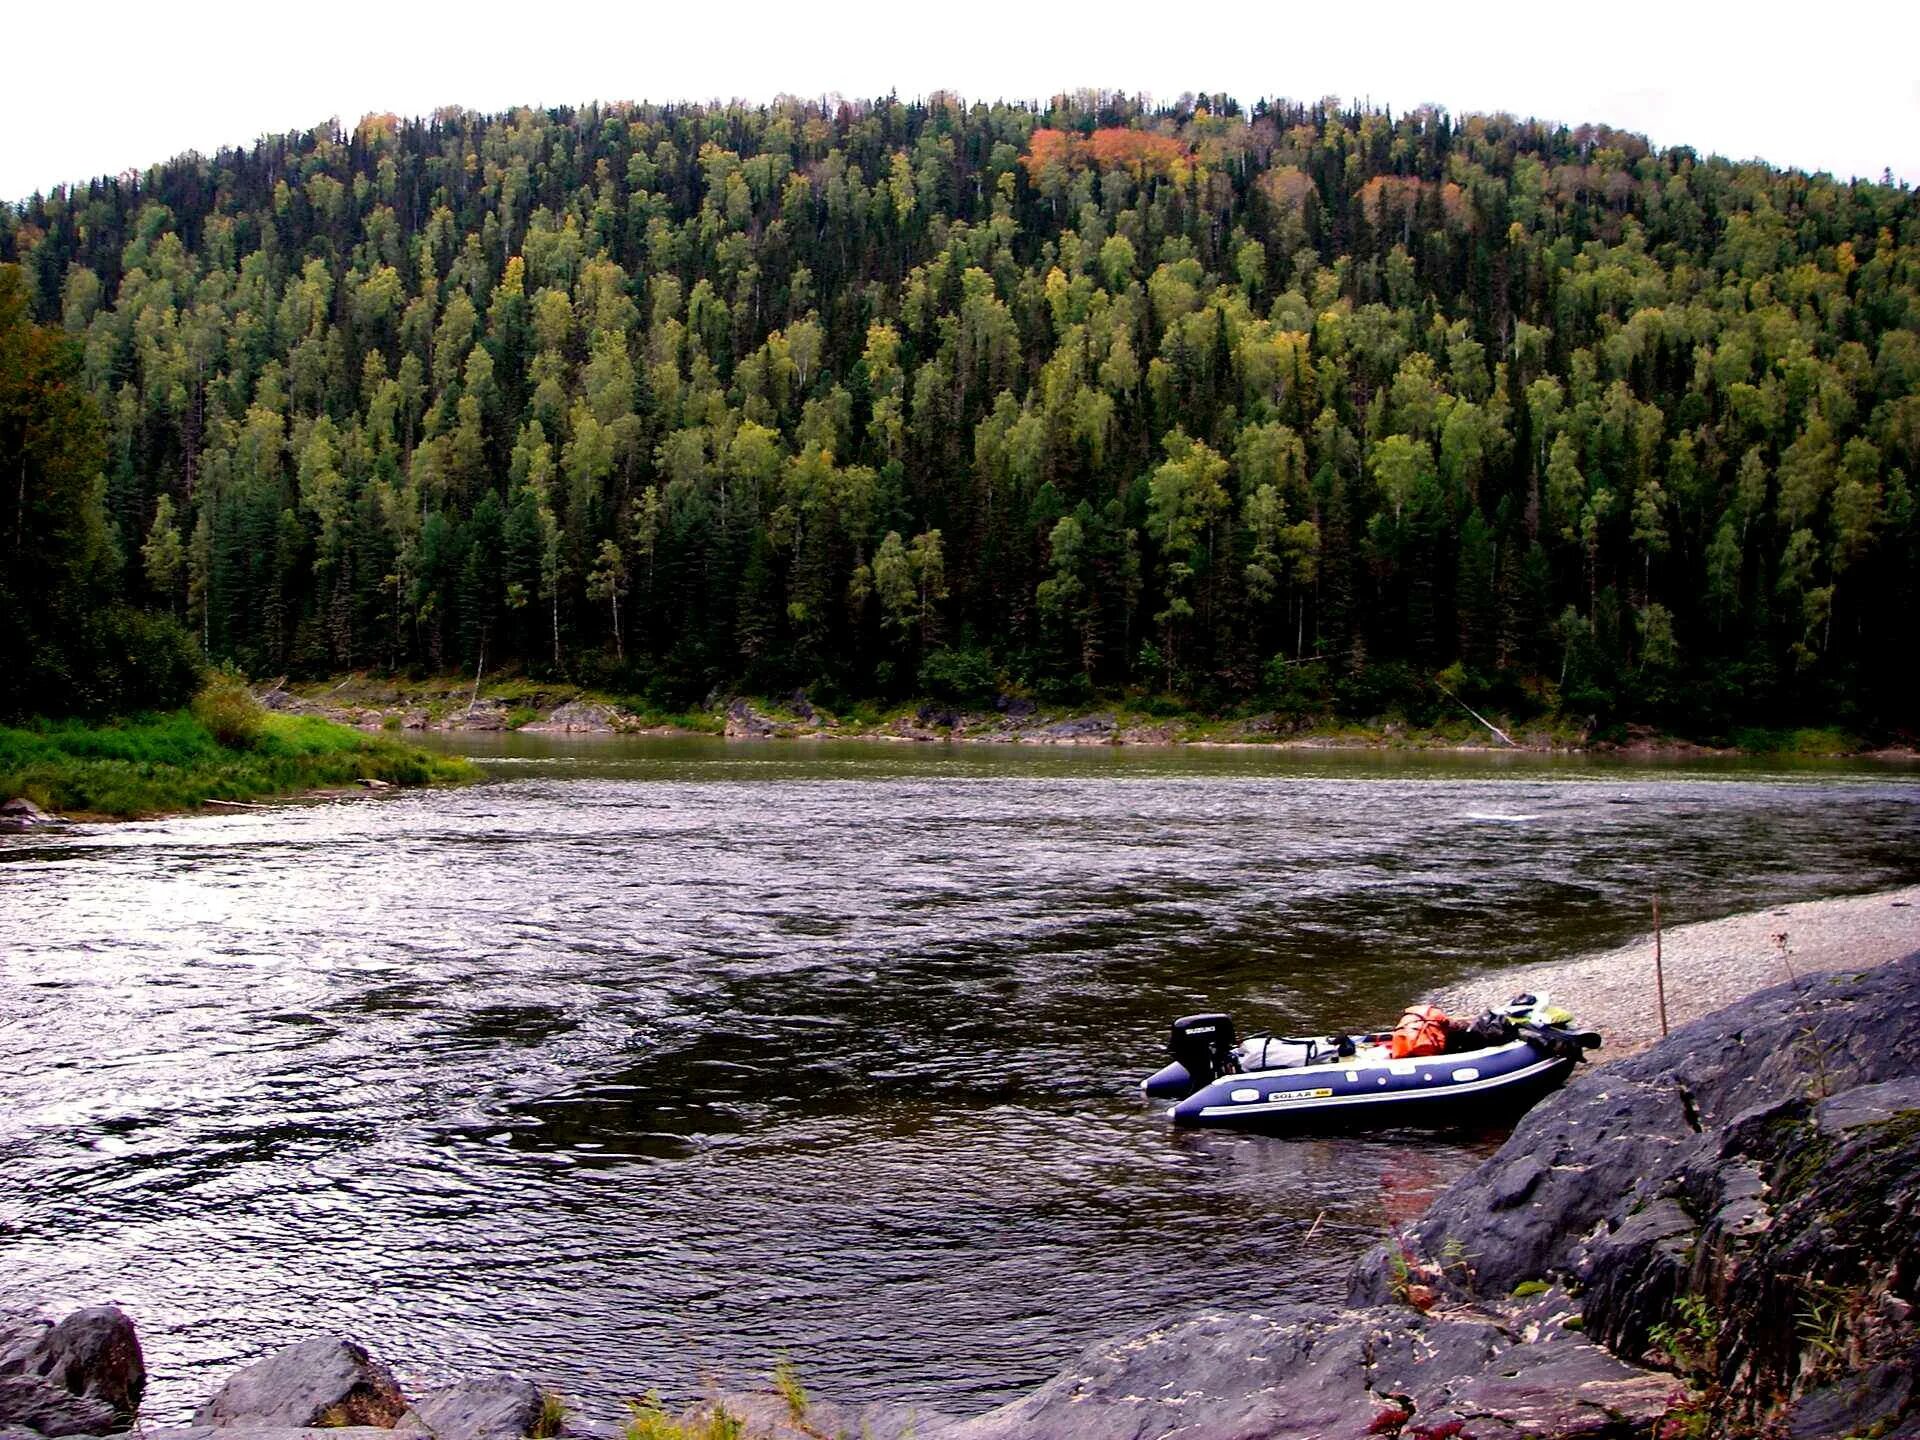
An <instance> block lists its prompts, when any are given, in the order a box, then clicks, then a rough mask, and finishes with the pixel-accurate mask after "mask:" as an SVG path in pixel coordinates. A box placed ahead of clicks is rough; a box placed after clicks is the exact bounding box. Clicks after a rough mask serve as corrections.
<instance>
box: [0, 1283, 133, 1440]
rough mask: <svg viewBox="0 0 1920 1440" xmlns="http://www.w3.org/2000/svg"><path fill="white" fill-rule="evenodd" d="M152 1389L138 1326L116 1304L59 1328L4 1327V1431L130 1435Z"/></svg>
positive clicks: (0, 1410)
mask: <svg viewBox="0 0 1920 1440" xmlns="http://www.w3.org/2000/svg"><path fill="white" fill-rule="evenodd" d="M146 1386H147V1367H146V1362H145V1360H144V1358H143V1357H142V1355H141V1353H140V1339H139V1336H138V1335H137V1334H136V1333H135V1332H134V1328H133V1321H131V1320H129V1319H128V1318H127V1317H126V1315H124V1314H123V1313H122V1312H121V1311H119V1310H117V1309H115V1308H114V1307H113V1306H111V1305H94V1306H90V1307H88V1308H87V1309H85V1310H77V1311H75V1312H74V1313H73V1314H71V1315H69V1316H67V1318H66V1319H64V1320H62V1321H61V1322H60V1323H59V1324H57V1325H50V1324H48V1323H47V1322H46V1321H44V1320H13V1321H9V1322H6V1323H4V1324H0V1427H4V1426H8V1425H17V1426H20V1427H22V1428H24V1429H28V1430H32V1431H35V1432H37V1433H39V1434H42V1435H104V1434H108V1433H112V1432H115V1431H121V1430H125V1429H127V1428H128V1427H129V1426H130V1425H131V1424H132V1423H133V1418H134V1415H135V1414H136V1413H137V1412H138V1410H139V1408H140V1397H141V1395H142V1394H143V1393H145V1391H146Z"/></svg>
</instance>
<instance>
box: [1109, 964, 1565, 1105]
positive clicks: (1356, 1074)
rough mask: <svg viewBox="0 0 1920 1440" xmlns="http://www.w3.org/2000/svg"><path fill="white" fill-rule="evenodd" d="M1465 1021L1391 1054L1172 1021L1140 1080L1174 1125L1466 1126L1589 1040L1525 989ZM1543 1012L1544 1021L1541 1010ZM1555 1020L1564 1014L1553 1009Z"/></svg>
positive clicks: (1219, 1023)
mask: <svg viewBox="0 0 1920 1440" xmlns="http://www.w3.org/2000/svg"><path fill="white" fill-rule="evenodd" d="M1522 999H1523V1000H1524V1001H1525V1002H1526V1003H1525V1004H1524V1005H1522V1004H1520V1002H1516V1003H1515V1005H1513V1006H1509V1007H1508V1009H1507V1010H1506V1011H1505V1012H1494V1011H1488V1012H1487V1014H1486V1015H1484V1016H1482V1017H1481V1018H1480V1020H1479V1021H1477V1022H1474V1024H1473V1026H1472V1027H1471V1029H1470V1031H1469V1032H1468V1034H1467V1035H1466V1036H1465V1037H1463V1039H1464V1043H1463V1044H1462V1043H1461V1042H1460V1041H1458V1040H1457V1041H1456V1042H1455V1043H1456V1044H1460V1048H1453V1046H1451V1045H1450V1046H1449V1049H1448V1050H1447V1051H1445V1052H1443V1053H1439V1054H1427V1055H1408V1056H1405V1057H1401V1058H1396V1057H1395V1056H1394V1055H1393V1054H1392V1050H1391V1047H1390V1044H1389V1043H1388V1042H1389V1037H1388V1036H1387V1035H1382V1034H1371V1035H1324V1036H1313V1037H1301V1036H1271V1035H1254V1036H1249V1037H1248V1038H1247V1039H1246V1040H1244V1041H1236V1040H1235V1038H1234V1027H1233V1021H1232V1020H1231V1019H1230V1018H1229V1017H1228V1016H1225V1015H1219V1014H1207V1015H1187V1016H1183V1017H1182V1018H1180V1019H1178V1020H1176V1021H1174V1022H1173V1036H1172V1040H1171V1042H1170V1045H1169V1047H1168V1048H1169V1049H1170V1050H1171V1052H1172V1054H1173V1063H1172V1064H1170V1065H1168V1066H1166V1067H1165V1068H1164V1069H1162V1070H1160V1071H1159V1072H1158V1073H1156V1074H1154V1075H1152V1076H1149V1077H1148V1078H1147V1079H1146V1080H1144V1081H1142V1082H1141V1086H1140V1088H1141V1089H1142V1090H1144V1091H1145V1092H1146V1093H1147V1094H1148V1095H1149V1096H1152V1097H1154V1098H1156V1099H1171V1100H1173V1101H1175V1102H1176V1103H1175V1104H1174V1105H1173V1106H1172V1107H1171V1108H1169V1109H1168V1111H1167V1114H1168V1115H1169V1116H1170V1117H1172V1119H1173V1122H1174V1123H1175V1124H1176V1125H1237V1126H1247V1127H1251V1128H1257V1129H1263V1130H1328V1129H1346V1128H1361V1127H1373V1126H1389V1125H1466V1126H1476V1125H1480V1124H1487V1123H1493V1122H1495V1121H1499V1120H1504V1119H1510V1118H1512V1117H1513V1116H1515V1115H1517V1114H1519V1113H1521V1112H1522V1111H1524V1110H1525V1109H1526V1108H1527V1107H1529V1106H1531V1105H1532V1104H1534V1103H1535V1102H1536V1101H1538V1100H1539V1099H1540V1098H1541V1097H1542V1096H1544V1095H1546V1094H1547V1093H1548V1092H1549V1091H1551V1090H1553V1089H1554V1088H1555V1087H1556V1086H1558V1085H1559V1084H1560V1083H1561V1082H1562V1081H1564V1080H1565V1079H1566V1078H1567V1076H1568V1075H1570V1074H1571V1073H1572V1072H1573V1067H1574V1066H1575V1065H1577V1064H1579V1063H1580V1060H1581V1057H1582V1056H1583V1055H1584V1053H1585V1052H1586V1051H1587V1050H1589V1049H1592V1048H1593V1047H1594V1046H1597V1045H1598V1044H1599V1043H1600V1037H1599V1036H1598V1035H1596V1034H1594V1033H1593V1032H1592V1031H1579V1030H1575V1029H1574V1028H1573V1026H1572V1017H1571V1016H1567V1015H1566V1012H1564V1011H1553V1010H1551V1009H1550V1008H1549V1007H1547V1006H1546V1005H1545V1004H1544V1003H1543V1002H1536V1001H1534V1000H1533V997H1531V996H1526V997H1522ZM1548 1016H1552V1017H1553V1018H1551V1019H1548V1018H1546V1017H1548ZM1561 1017H1564V1018H1561Z"/></svg>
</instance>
